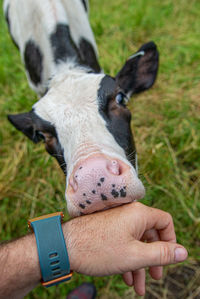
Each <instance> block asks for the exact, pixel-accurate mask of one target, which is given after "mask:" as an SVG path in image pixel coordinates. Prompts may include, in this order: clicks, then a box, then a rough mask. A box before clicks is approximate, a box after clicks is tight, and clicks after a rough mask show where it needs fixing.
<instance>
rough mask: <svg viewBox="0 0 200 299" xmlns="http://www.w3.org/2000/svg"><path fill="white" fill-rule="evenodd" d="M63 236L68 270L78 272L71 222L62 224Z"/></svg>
mask: <svg viewBox="0 0 200 299" xmlns="http://www.w3.org/2000/svg"><path fill="white" fill-rule="evenodd" d="M62 230H63V235H64V239H65V244H66V248H67V252H68V257H69V263H70V269H71V270H73V271H76V272H78V267H77V264H78V261H77V258H76V244H78V242H77V241H76V229H75V228H74V225H73V220H70V221H68V222H65V223H63V224H62Z"/></svg>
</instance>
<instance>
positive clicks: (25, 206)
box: [0, 0, 200, 299]
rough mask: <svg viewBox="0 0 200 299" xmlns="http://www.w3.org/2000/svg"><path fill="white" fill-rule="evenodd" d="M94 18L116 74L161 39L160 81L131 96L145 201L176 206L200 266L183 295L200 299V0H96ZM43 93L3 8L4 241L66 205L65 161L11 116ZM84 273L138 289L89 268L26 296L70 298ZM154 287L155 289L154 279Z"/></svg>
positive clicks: (0, 227) (115, 291) (0, 226)
mask: <svg viewBox="0 0 200 299" xmlns="http://www.w3.org/2000/svg"><path fill="white" fill-rule="evenodd" d="M0 4H1V6H2V0H0ZM90 20H91V25H92V28H93V30H94V33H95V37H96V41H97V44H98V48H99V56H100V63H101V66H102V67H103V68H104V70H105V72H106V73H108V74H111V75H115V74H116V73H117V72H118V70H119V69H120V67H121V66H122V64H123V63H124V61H125V60H126V58H127V57H128V56H130V55H131V54H132V53H133V52H135V51H136V50H137V49H138V48H139V47H140V46H141V45H142V44H143V43H145V42H148V41H150V40H153V41H155V42H156V44H157V45H158V48H159V52H160V68H159V74H158V78H157V81H156V84H155V85H154V87H153V88H152V89H151V90H150V91H147V92H145V93H143V94H141V95H138V96H135V97H134V98H132V99H131V101H130V103H129V108H130V110H131V112H132V129H133V132H134V137H135V141H136V146H137V151H138V159H139V173H140V177H141V179H142V181H143V183H144V185H145V187H146V196H145V199H144V200H143V202H144V203H145V204H147V205H149V206H154V207H157V208H161V209H163V210H165V211H168V212H170V213H171V214H172V216H173V219H174V223H175V228H176V233H177V239H178V242H180V243H181V244H183V245H184V246H185V247H186V248H187V249H188V251H189V260H188V262H187V263H186V265H188V267H193V268H194V273H196V274H195V275H194V276H195V279H196V280H197V279H199V283H196V282H197V281H195V283H196V284H191V283H190V284H188V285H185V290H187V291H188V293H187V295H186V293H181V291H179V296H180V297H181V298H197V297H195V296H198V295H199V296H200V289H199V288H198V287H197V286H199V284H200V274H199V271H198V267H199V266H198V260H200V258H199V251H200V250H199V247H200V97H199V93H200V92H199V90H200V35H199V28H200V1H199V0H190V1H189V2H188V1H187V0H179V1H173V0H163V1H158V0H140V1H136V0H126V1H123V0H109V1H106V0H101V1H97V0H91V3H90ZM36 100H37V96H36V94H34V92H33V91H31V90H30V88H29V86H28V83H27V80H26V77H25V73H24V68H23V65H22V63H21V61H20V56H19V53H18V51H17V50H16V48H15V46H14V45H13V44H12V42H11V39H10V37H9V34H8V31H7V27H6V24H5V21H4V18H3V14H2V10H1V12H0V239H1V241H5V240H10V239H13V238H17V237H20V236H22V235H24V234H26V232H27V223H26V220H27V219H29V218H31V217H33V216H37V215H42V214H47V213H52V212H54V211H59V210H62V211H65V214H66V204H65V199H64V190H65V177H64V175H63V173H62V171H61V170H60V169H59V167H58V165H57V163H56V161H55V160H54V159H53V158H51V157H50V156H49V155H48V154H47V153H45V150H44V146H43V144H39V145H34V144H32V143H31V141H28V139H26V137H24V135H22V134H21V133H20V132H18V131H16V130H15V129H14V127H12V126H11V125H10V123H8V121H7V118H6V115H7V114H9V113H19V112H25V111H29V110H30V109H31V107H32V105H33V103H34V102H35V101H36ZM66 219H67V216H66ZM185 267H186V266H185ZM168 271H172V270H171V269H170V270H168ZM191 279H192V278H191ZM83 281H93V282H94V283H95V285H96V287H97V289H98V294H99V298H101V299H102V298H104V299H107V298H112V299H114V298H116V299H118V298H135V296H134V294H133V291H131V292H130V289H128V288H127V287H126V286H125V285H124V283H123V282H122V279H121V277H120V276H115V277H107V278H100V279H99V278H89V277H83V276H80V275H75V278H74V279H73V282H72V283H70V284H68V285H67V284H64V285H60V286H59V287H52V288H50V289H43V288H42V287H40V286H39V287H38V288H36V289H35V290H34V291H33V292H32V293H31V294H30V295H28V296H27V297H26V298H29V299H32V298H33V299H39V298H42V299H46V298H48V299H50V298H59V299H64V298H65V297H66V294H67V293H68V291H69V290H71V289H73V288H74V287H75V286H76V285H78V284H80V283H81V282H83ZM149 283H150V282H149ZM148 290H149V292H150V293H151V290H153V288H150V287H148ZM162 290H166V292H164V291H163V294H164V295H162V296H161V297H159V295H158V294H157V293H156V291H155V292H153V293H151V296H150V295H149V296H150V297H148V298H179V297H178V295H177V294H176V293H173V292H175V290H174V289H172V290H168V289H167V286H166V284H165V283H163V285H162ZM185 290H184V291H185ZM170 292H171V293H170ZM170 294H171V295H170ZM181 294H182V295H181ZM168 295H169V296H171V297H168ZM198 298H199V297H198Z"/></svg>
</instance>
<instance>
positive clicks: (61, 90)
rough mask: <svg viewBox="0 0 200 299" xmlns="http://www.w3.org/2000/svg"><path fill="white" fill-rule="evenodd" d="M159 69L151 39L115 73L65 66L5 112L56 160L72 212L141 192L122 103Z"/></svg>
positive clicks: (124, 199)
mask: <svg viewBox="0 0 200 299" xmlns="http://www.w3.org/2000/svg"><path fill="white" fill-rule="evenodd" d="M157 69H158V51H157V49H156V46H155V44H154V43H153V42H150V43H148V44H145V45H143V46H142V47H141V48H140V49H139V51H138V52H137V53H136V54H135V55H133V56H131V57H130V58H129V59H128V60H127V61H126V63H125V65H124V66H123V68H122V69H121V70H120V71H119V73H118V74H117V75H116V77H115V78H113V77H110V76H108V75H105V74H94V73H91V72H86V71H85V70H83V69H81V68H78V67H77V68H71V69H70V67H66V66H65V69H64V70H62V71H61V72H59V73H58V74H57V75H55V76H54V78H53V79H52V80H51V82H50V85H49V88H48V92H47V93H46V94H45V95H44V96H43V97H42V98H41V99H40V100H39V101H38V102H37V103H36V104H35V105H34V106H33V109H32V110H31V111H30V112H28V113H23V114H18V115H9V116H8V118H9V120H10V121H11V123H12V124H13V125H14V126H15V127H16V128H17V129H19V130H21V131H22V132H23V133H24V134H25V135H26V136H28V137H29V138H30V139H31V140H32V141H34V142H35V143H37V142H39V141H40V140H44V143H45V147H46V150H47V151H48V152H49V153H50V154H51V155H52V156H54V157H55V158H56V159H57V160H58V162H59V164H60V166H61V168H62V169H63V171H64V172H65V174H66V200H67V206H68V211H69V214H70V215H71V216H74V217H75V216H79V215H82V214H88V213H92V212H94V211H98V210H103V209H107V208H110V207H112V206H117V205H121V204H123V203H127V202H131V201H134V200H138V199H141V198H142V197H143V196H144V187H143V184H142V182H141V181H140V179H139V178H138V176H137V157H136V150H135V145H134V140H133V136H132V133H131V129H130V121H131V113H130V111H129V110H128V109H127V107H126V103H127V101H128V99H129V97H130V96H131V95H133V94H135V93H139V92H142V91H144V90H146V89H148V88H150V87H151V86H152V84H153V83H154V81H155V78H156V74H157Z"/></svg>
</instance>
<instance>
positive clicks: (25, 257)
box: [0, 234, 41, 299]
mask: <svg viewBox="0 0 200 299" xmlns="http://www.w3.org/2000/svg"><path fill="white" fill-rule="evenodd" d="M0 272H1V279H0V298H4V299H5V298H9V299H12V298H13V299H18V298H23V297H24V296H25V295H26V294H27V293H28V292H30V291H31V290H32V289H33V288H34V287H35V286H36V285H37V284H38V283H39V281H40V279H41V273H40V266H39V260H38V254H37V246H36V241H35V236H34V235H33V234H30V235H27V236H25V237H23V238H20V239H18V240H16V241H12V242H10V243H6V244H3V245H1V246H0Z"/></svg>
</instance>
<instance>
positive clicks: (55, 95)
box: [34, 69, 136, 178]
mask: <svg viewBox="0 0 200 299" xmlns="http://www.w3.org/2000/svg"><path fill="white" fill-rule="evenodd" d="M103 77H104V75H103V74H87V73H84V72H83V70H82V69H80V71H79V70H78V69H77V70H76V69H73V70H70V69H68V70H65V71H64V72H62V73H59V74H58V75H57V76H55V77H54V79H53V80H52V81H51V85H50V90H49V92H48V93H47V94H46V95H45V96H44V97H43V98H42V99H41V100H40V101H38V102H37V103H36V104H35V105H34V109H35V112H36V114H37V115H38V116H40V117H41V118H43V119H45V120H47V121H49V122H50V123H51V124H53V125H54V126H55V128H56V131H57V134H58V139H59V141H60V144H61V146H62V148H63V149H64V157H65V161H66V163H67V165H68V178H69V176H70V174H71V172H72V170H73V168H74V166H75V165H76V164H77V162H78V161H79V160H82V159H83V158H86V157H88V156H89V155H91V154H94V153H102V154H105V155H108V156H110V157H114V158H119V159H121V160H122V161H124V162H125V163H126V164H128V165H130V166H131V164H130V163H129V162H128V161H127V159H126V155H125V152H124V150H123V149H122V148H121V147H120V146H119V145H118V143H117V142H116V141H115V139H114V137H113V135H112V134H111V133H110V132H109V131H108V129H107V128H106V123H105V121H104V119H103V117H102V116H101V115H100V113H99V111H98V98H97V96H98V95H97V91H98V89H99V87H100V86H99V85H100V82H101V80H102V78H103ZM131 168H132V167H131ZM132 169H133V168H132ZM133 174H134V176H136V172H135V170H134V169H133Z"/></svg>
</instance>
